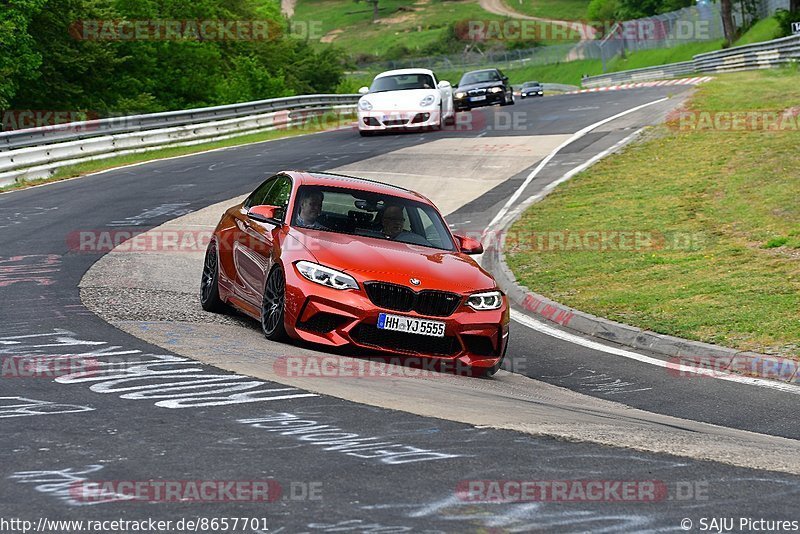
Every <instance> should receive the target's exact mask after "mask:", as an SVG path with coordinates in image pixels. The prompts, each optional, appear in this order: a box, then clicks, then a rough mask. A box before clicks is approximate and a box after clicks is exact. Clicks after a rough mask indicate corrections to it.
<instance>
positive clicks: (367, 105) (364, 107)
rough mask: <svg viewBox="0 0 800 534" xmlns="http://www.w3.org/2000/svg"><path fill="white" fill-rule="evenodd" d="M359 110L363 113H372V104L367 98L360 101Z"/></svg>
mask: <svg viewBox="0 0 800 534" xmlns="http://www.w3.org/2000/svg"><path fill="white" fill-rule="evenodd" d="M358 109H360V110H361V111H370V110H371V109H372V103H371V102H370V101H369V100H367V99H366V98H362V99H361V100H359V101H358Z"/></svg>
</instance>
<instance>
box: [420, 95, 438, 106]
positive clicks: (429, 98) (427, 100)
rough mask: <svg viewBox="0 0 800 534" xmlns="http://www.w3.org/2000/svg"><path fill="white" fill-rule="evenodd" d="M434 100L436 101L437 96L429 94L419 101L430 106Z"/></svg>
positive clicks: (421, 104)
mask: <svg viewBox="0 0 800 534" xmlns="http://www.w3.org/2000/svg"><path fill="white" fill-rule="evenodd" d="M434 102H436V97H435V96H433V95H428V96H426V97H425V98H423V99H422V100H420V101H419V105H420V106H422V107H425V106H430V105H431V104H433V103H434Z"/></svg>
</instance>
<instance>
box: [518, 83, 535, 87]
mask: <svg viewBox="0 0 800 534" xmlns="http://www.w3.org/2000/svg"><path fill="white" fill-rule="evenodd" d="M538 86H539V82H525V83H523V84H522V87H538Z"/></svg>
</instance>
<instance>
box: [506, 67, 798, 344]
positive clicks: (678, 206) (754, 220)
mask: <svg viewBox="0 0 800 534" xmlns="http://www.w3.org/2000/svg"><path fill="white" fill-rule="evenodd" d="M799 81H800V73H798V70H797V69H796V68H792V69H785V70H774V71H759V72H746V73H737V74H729V75H721V76H720V77H719V78H718V79H717V80H716V81H713V82H711V83H708V84H704V85H703V86H701V87H700V88H699V89H698V90H697V93H696V95H695V96H694V97H693V99H692V100H691V102H690V104H689V105H688V109H689V110H692V111H697V112H709V113H714V112H731V111H743V112H750V111H776V112H780V111H783V110H785V109H786V108H787V107H788V106H790V105H791V104H792V103H796V102H798V101H800V84H799V83H798V82H799ZM754 87H755V88H757V90H755V91H754V90H753V88H754ZM798 122H799V121H798V119H796V118H795V120H794V122H793V123H792V122H786V123H784V125H787V126H788V127H787V128H786V129H784V130H782V131H722V130H712V129H704V130H688V129H685V128H684V129H681V128H677V127H675V125H677V124H680V123H679V122H673V123H671V125H672V127H669V126H661V127H658V128H657V130H656V131H654V132H652V133H654V134H657V135H651V136H650V137H649V140H646V141H644V142H642V143H638V144H635V145H633V146H631V147H629V148H627V149H626V150H624V151H623V152H622V153H620V154H617V155H614V156H611V157H609V158H607V159H605V160H603V161H601V162H600V163H598V164H597V165H595V166H594V167H592V168H591V169H590V170H588V171H587V172H584V173H582V174H580V175H578V176H576V177H575V178H573V179H572V180H571V181H570V182H567V183H566V184H564V185H562V186H560V187H558V188H557V189H556V190H555V191H554V192H553V194H551V195H550V196H549V197H547V198H546V199H545V200H544V201H542V202H540V203H538V204H536V205H535V206H533V207H532V208H530V209H529V210H528V211H527V212H525V214H524V215H523V216H522V218H521V219H520V220H519V221H517V222H516V223H515V224H514V225H513V227H512V229H511V234H510V236H511V237H514V236H517V239H512V240H511V241H510V242H509V246H508V248H507V250H506V253H507V260H508V263H509V265H510V267H511V268H512V270H513V271H514V273H515V274H516V276H517V278H518V279H519V280H520V281H521V283H523V284H524V285H526V286H528V287H529V288H531V289H532V290H534V291H537V292H539V293H542V294H544V295H546V296H548V297H551V298H553V299H554V300H556V301H558V302H562V303H564V304H567V305H570V306H574V307H575V308H577V309H580V310H583V311H586V312H589V313H592V314H596V315H599V316H603V317H608V318H610V319H613V320H616V321H620V322H623V323H627V324H631V325H635V326H639V327H642V328H645V329H649V330H653V331H656V332H660V333H664V334H670V335H675V336H679V337H683V338H688V339H694V340H701V341H706V342H711V343H716V344H720V345H725V346H730V347H734V348H737V349H742V350H753V351H757V352H767V353H776V354H781V355H784V356H794V357H797V356H798V355H800V321H798V310H800V203H798V201H797V199H798V198H800V150H797V147H798V146H800V131H798V130H800V127H798ZM793 125H794V126H793ZM564 231H570V232H581V231H640V232H651V233H652V234H651V235H653V236H658V235H663V236H666V243H667V246H664V247H652V248H647V247H641V248H639V249H637V248H636V247H635V246H634V247H632V248H633V250H630V248H631V247H629V250H626V251H623V250H615V251H607V252H593V251H591V250H575V245H574V243H573V245H571V246H572V247H573V249H572V250H566V245H565V246H563V247H561V246H559V245H558V244H557V243H556V242H555V241H552V240H549V238H548V241H545V242H544V243H546V244H545V245H542V246H540V244H539V241H538V237H537V238H536V239H532V238H531V236H545V237H548V236H549V234H547V232H558V233H561V234H559V235H564V234H563V232H564ZM573 235H575V234H573ZM684 238H687V239H688V241H687V242H684V241H683V239H684ZM551 243H553V244H552V245H551ZM567 243H569V241H567ZM551 246H552V247H553V248H555V249H556V250H555V251H550V250H544V251H543V250H541V249H542V248H545V249H547V248H548V247H551Z"/></svg>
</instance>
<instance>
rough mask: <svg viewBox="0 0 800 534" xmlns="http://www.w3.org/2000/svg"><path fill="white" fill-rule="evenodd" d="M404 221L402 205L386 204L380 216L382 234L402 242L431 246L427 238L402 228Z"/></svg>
mask: <svg viewBox="0 0 800 534" xmlns="http://www.w3.org/2000/svg"><path fill="white" fill-rule="evenodd" d="M405 222H406V219H405V217H404V216H403V206H400V205H399V204H389V205H387V206H386V207H385V208H384V210H383V217H382V218H381V224H382V226H383V230H382V233H383V235H384V236H385V237H388V238H389V239H392V240H394V241H402V242H403V243H411V244H414V245H423V246H426V247H430V246H431V244H430V243H429V242H428V240H427V239H425V238H424V237H422V236H421V235H419V234H416V233H414V232H409V231H408V230H404V229H403V224H404V223H405Z"/></svg>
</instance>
